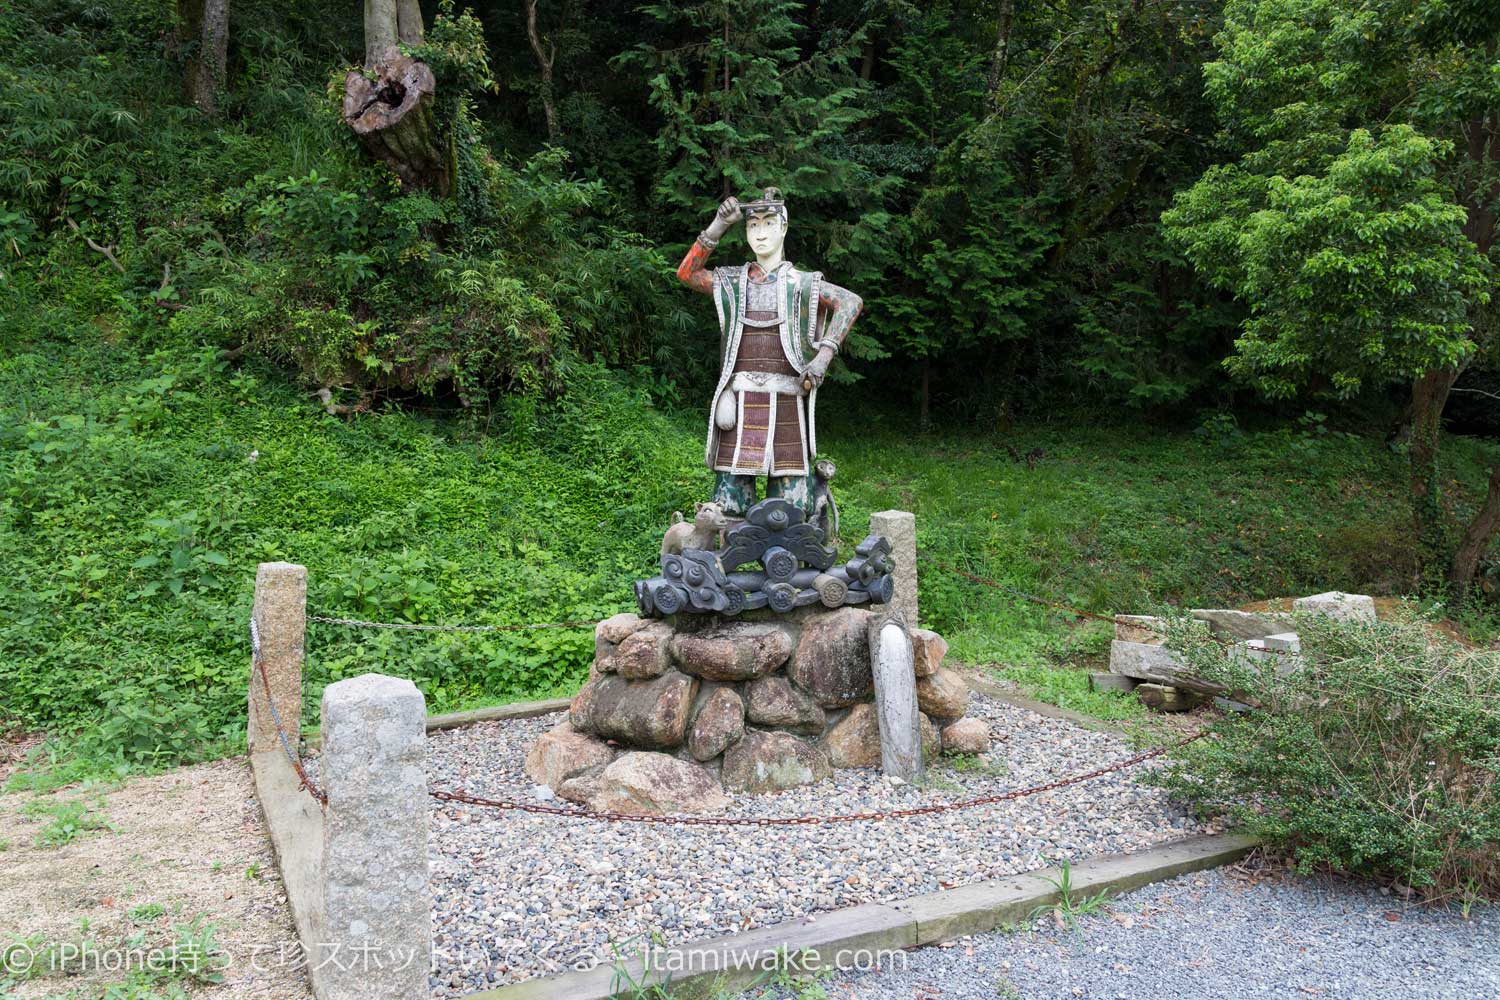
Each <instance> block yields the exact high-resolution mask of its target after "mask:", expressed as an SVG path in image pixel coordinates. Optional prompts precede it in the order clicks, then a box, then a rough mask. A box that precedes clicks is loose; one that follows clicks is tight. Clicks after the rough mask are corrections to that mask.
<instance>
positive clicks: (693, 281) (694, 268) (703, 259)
mask: <svg viewBox="0 0 1500 1000" xmlns="http://www.w3.org/2000/svg"><path fill="white" fill-rule="evenodd" d="M711 253H713V251H712V250H710V249H709V248H708V247H706V246H704V245H703V244H702V242H700V241H699V240H693V245H692V246H691V247H689V248H688V252H687V256H686V257H684V258H682V263H681V264H678V265H677V280H678V281H680V282H682V283H683V284H684V285H687V286H688V287H689V288H691V289H693V290H695V291H699V292H702V293H703V294H704V295H709V294H711V293H712V292H713V290H714V274H713V272H712V271H710V270H709V269H708V268H706V267H704V266H703V265H704V264H705V263H707V262H708V255H709V254H711Z"/></svg>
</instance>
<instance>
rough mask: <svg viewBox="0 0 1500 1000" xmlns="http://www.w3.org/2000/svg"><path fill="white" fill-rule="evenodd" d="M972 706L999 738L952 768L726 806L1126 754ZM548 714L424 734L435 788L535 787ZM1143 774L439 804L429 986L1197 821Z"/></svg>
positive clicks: (580, 960) (1069, 769) (973, 777)
mask: <svg viewBox="0 0 1500 1000" xmlns="http://www.w3.org/2000/svg"><path fill="white" fill-rule="evenodd" d="M970 714H972V715H975V716H978V717H981V718H984V719H986V720H988V721H989V722H990V725H991V728H992V731H993V732H994V733H995V735H996V736H997V737H998V739H997V742H996V743H995V746H994V749H992V750H991V752H990V753H989V754H988V755H987V756H986V757H985V758H981V759H979V761H978V762H977V765H973V766H970V767H968V768H965V769H962V770H960V769H959V768H957V767H955V766H954V765H953V764H952V763H945V764H943V765H941V766H940V767H939V768H937V769H936V771H935V775H934V777H935V780H934V782H932V783H931V784H930V785H929V787H928V788H926V789H918V788H913V787H905V788H893V787H891V786H890V785H887V784H886V783H885V782H884V781H882V780H881V778H880V776H879V774H878V773H877V772H876V771H875V770H873V769H860V770H840V771H836V772H835V777H834V780H833V782H832V783H831V784H830V783H825V784H822V785H818V786H813V787H809V788H803V789H796V790H793V791H789V792H783V793H780V794H776V795H765V796H745V797H741V798H739V799H737V801H736V802H735V804H734V805H733V806H732V807H731V810H732V812H733V813H734V814H739V815H751V816H781V815H795V814H820V813H823V814H826V813H836V812H851V811H860V810H867V809H872V808H885V807H899V806H905V805H911V804H916V803H919V802H931V801H943V800H947V799H951V798H958V797H963V796H966V795H975V794H984V793H986V792H992V791H999V790H1003V789H1007V788H1013V787H1017V786H1024V785H1032V784H1037V783H1041V782H1045V781H1049V780H1052V779H1053V778H1057V777H1061V776H1066V775H1070V774H1074V773H1077V772H1080V771H1086V770H1090V769H1092V768H1095V767H1098V766H1099V765H1100V764H1101V763H1105V762H1108V761H1111V760H1116V759H1119V758H1122V757H1127V756H1129V755H1130V754H1131V753H1132V752H1133V751H1132V748H1131V747H1130V746H1129V745H1128V744H1127V742H1126V741H1125V740H1123V739H1121V738H1120V737H1117V736H1112V735H1109V734H1104V733H1098V732H1092V731H1089V730H1084V729H1080V728H1078V727H1076V726H1073V725H1071V724H1069V723H1067V722H1063V721H1059V720H1055V719H1047V718H1043V717H1042V716H1039V715H1036V714H1034V713H1031V712H1028V711H1025V710H1022V709H1017V708H1014V707H1012V706H1010V705H1007V704H1005V703H1003V702H999V701H995V700H991V699H986V698H983V697H981V696H978V695H976V696H975V699H974V702H973V705H972V707H971V710H970ZM558 719H559V717H558V716H552V717H548V718H543V719H534V720H524V721H511V722H502V723H485V724H480V725H476V726H471V727H468V728H465V729H458V730H452V731H449V732H445V733H435V734H433V736H432V737H431V738H430V739H429V741H428V774H429V780H430V782H431V784H432V787H434V788H452V787H463V788H465V789H467V790H469V791H472V792H474V793H476V794H479V795H487V796H508V797H525V798H531V797H533V795H534V791H533V784H532V782H530V781H529V780H528V779H527V778H526V776H525V774H524V772H523V770H522V765H523V763H524V760H525V756H526V752H527V751H528V750H529V749H530V747H531V745H532V743H533V742H534V741H535V739H536V738H537V737H538V736H539V735H540V734H541V733H542V732H544V731H545V730H546V729H548V728H550V727H551V726H552V725H555V724H556V723H557V721H558ZM1141 770H1143V768H1137V769H1135V770H1134V771H1133V772H1125V773H1117V774H1111V775H1108V776H1105V777H1102V778H1098V779H1095V780H1093V781H1090V782H1087V783H1085V784H1083V785H1079V786H1074V787H1070V788H1065V789H1060V790H1058V791H1054V792H1050V793H1045V794H1041V795H1036V796H1032V797H1028V798H1024V799H1020V800H1016V801H1012V802H1006V803H1001V804H997V805H992V806H985V807H981V808H978V809H970V810H965V811H961V812H955V813H948V814H942V815H938V816H933V817H921V818H916V819H909V820H900V821H890V822H886V823H879V824H870V823H861V824H848V825H841V826H830V827H816V826H794V827H776V828H755V827H722V828H715V827H658V826H646V825H641V824H630V823H616V824H605V823H599V822H594V821H590V820H574V819H560V818H557V817H550V816H534V815H530V814H525V813H515V812H504V813H502V812H497V811H495V810H488V809H482V808H471V807H467V806H451V805H450V806H444V807H441V808H438V809H436V810H435V811H434V814H433V836H432V839H431V843H430V846H429V853H430V856H431V861H432V877H433V894H434V899H433V917H434V925H435V926H434V931H435V946H436V950H437V959H436V963H435V966H436V970H435V974H434V979H433V989H434V995H435V996H438V997H457V996H462V995H463V994H466V993H469V992H473V991H476V990H480V989H485V988H490V987H493V986H497V985H502V984H505V983H511V982H516V981H519V980H523V979H528V978H531V977H533V976H538V975H545V974H549V973H554V972H559V971H564V970H567V969H570V968H586V967H589V966H590V965H592V964H594V963H597V962H599V961H604V962H608V961H610V959H611V958H612V956H613V955H614V954H616V949H621V950H623V951H627V952H628V951H632V950H633V949H634V948H635V947H636V946H638V944H639V943H640V942H642V941H645V940H650V939H656V940H659V941H660V942H661V943H663V944H667V945H672V944H679V943H683V942H686V941H690V940H694V939H699V938H704V937H711V936H717V935H723V934H729V933H734V932H736V931H741V930H745V929H747V928H751V927H759V926H764V925H767V924H774V923H777V922H780V921H783V920H789V919H792V918H795V917H800V916H803V915H806V914H809V913H814V912H817V911H821V910H831V909H835V908H838V907H844V906H850V905H853V904H856V903H866V902H876V901H889V900H895V899H901V898H904V897H907V896H911V895H915V894H917V893H923V892H931V891H933V890H936V889H939V888H945V887H950V886H954V885H962V884H965V883H968V882H974V881H979V880H983V879H990V878H997V877H1000V876H1003V875H1008V874H1014V873H1016V872H1020V871H1026V870H1030V869H1036V868H1043V867H1047V866H1049V865H1051V864H1053V863H1054V862H1055V861H1056V860H1058V859H1060V858H1064V857H1068V858H1084V857H1089V856H1092V855H1096V854H1105V853H1109V852H1114V851H1127V850H1133V849H1137V848H1140V847H1144V846H1146V845H1148V844H1153V843H1158V842H1161V841H1165V840H1173V839H1177V838H1180V837H1183V836H1186V835H1189V834H1193V833H1200V832H1205V831H1206V829H1207V828H1205V827H1204V826H1202V825H1200V824H1198V823H1196V822H1195V821H1193V820H1191V819H1190V818H1189V817H1188V816H1187V815H1186V814H1185V813H1184V812H1183V811H1181V810H1180V809H1178V808H1176V807H1174V806H1173V805H1172V803H1171V802H1169V800H1168V799H1167V797H1166V796H1165V794H1164V793H1162V792H1160V791H1159V790H1157V789H1153V788H1148V787H1145V786H1142V785H1139V784H1137V782H1136V778H1137V776H1138V774H1139V772H1140V771H1141Z"/></svg>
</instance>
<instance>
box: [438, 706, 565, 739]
mask: <svg viewBox="0 0 1500 1000" xmlns="http://www.w3.org/2000/svg"><path fill="white" fill-rule="evenodd" d="M571 704H573V699H572V698H546V699H543V700H541V701H518V702H515V703H514V704H510V705H496V706H494V707H492V708H476V709H471V710H470V711H467V712H447V713H444V714H442V715H429V716H428V717H427V731H428V732H429V733H432V732H437V731H438V730H441V729H458V728H459V727H460V726H472V725H473V724H474V723H476V722H495V721H504V720H506V719H532V718H535V717H536V716H538V715H551V714H552V713H553V712H563V711H566V710H567V708H568V706H569V705H571Z"/></svg>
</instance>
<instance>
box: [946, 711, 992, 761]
mask: <svg viewBox="0 0 1500 1000" xmlns="http://www.w3.org/2000/svg"><path fill="white" fill-rule="evenodd" d="M942 738H943V752H944V753H986V752H988V750H989V748H990V727H989V724H988V723H986V722H985V721H984V720H983V719H959V720H958V721H957V722H952V723H949V724H948V725H946V726H944V727H943V732H942Z"/></svg>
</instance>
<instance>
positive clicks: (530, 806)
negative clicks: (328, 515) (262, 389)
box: [250, 618, 1208, 826]
mask: <svg viewBox="0 0 1500 1000" xmlns="http://www.w3.org/2000/svg"><path fill="white" fill-rule="evenodd" d="M250 651H251V658H252V660H253V662H254V666H255V671H256V673H257V674H259V676H260V680H261V684H262V686H263V687H264V689H265V693H266V704H267V705H268V706H269V707H270V709H271V720H272V722H273V723H274V724H275V726H276V735H277V736H278V737H279V738H280V740H281V749H282V752H283V753H285V754H286V759H287V761H288V762H289V763H290V764H291V765H292V769H293V770H294V771H296V773H297V778H298V780H299V781H300V782H301V787H302V788H304V789H305V790H306V791H307V793H308V794H309V795H311V796H312V797H313V798H314V799H315V800H317V802H318V805H319V806H320V807H322V808H326V807H327V804H328V796H327V794H326V793H324V792H323V791H321V790H320V789H319V788H318V786H317V785H316V784H314V783H313V780H312V778H310V777H309V776H308V774H307V771H306V770H305V769H304V768H303V766H302V761H301V760H300V759H299V758H298V757H297V755H296V754H295V753H294V752H293V751H292V745H291V741H290V740H289V739H288V738H287V733H286V727H285V726H284V725H283V723H282V721H281V713H280V712H278V711H277V710H276V701H275V699H274V698H272V696H271V681H270V678H269V677H268V676H267V674H266V666H265V661H264V659H263V658H262V657H261V651H260V630H259V628H258V627H257V626H256V623H255V619H254V618H252V619H251V620H250ZM1207 735H1208V730H1206V729H1205V730H1201V731H1199V732H1197V733H1194V734H1192V735H1191V736H1187V737H1185V738H1183V739H1181V740H1178V741H1177V742H1176V743H1171V744H1168V745H1167V746H1163V747H1156V748H1155V749H1152V750H1146V751H1143V752H1141V753H1138V754H1136V755H1134V756H1133V757H1127V758H1125V759H1124V760H1119V761H1116V762H1115V763H1113V764H1107V765H1105V766H1104V767H1099V768H1095V769H1094V770H1092V771H1085V772H1084V773H1082V774H1075V775H1070V776H1069V777H1066V778H1058V779H1056V780H1055V781H1049V782H1046V783H1045V784H1040V785H1032V786H1030V787H1029V788H1017V789H1012V790H1010V791H1007V792H999V793H996V794H994V795H981V796H978V797H976V798H972V799H962V800H959V801H956V802H939V803H934V804H932V805H926V806H912V807H909V808H906V809H886V810H880V811H875V812H861V813H839V814H834V815H826V816H819V815H812V816H683V815H665V816H656V815H649V814H643V813H619V812H593V811H590V810H588V809H582V808H579V807H576V806H547V805H540V804H537V803H532V802H520V801H517V800H515V799H491V798H485V797H483V796H479V795H474V794H472V793H470V792H466V791H464V790H462V789H458V790H455V791H450V790H448V789H433V790H432V791H430V792H429V793H428V794H429V795H430V796H431V797H432V798H433V799H436V800H437V801H439V802H447V803H462V804H464V805H472V806H481V807H484V808H490V809H500V810H505V811H514V812H525V813H532V814H534V815H541V816H560V817H564V818H569V819H592V820H598V821H601V822H608V823H655V824H669V825H673V826H806V825H814V826H821V825H826V824H833V823H861V822H880V821H883V820H887V819H908V818H911V817H914V816H930V815H935V814H938V813H946V812H955V811H958V810H961V809H972V808H975V807H977V806H983V805H993V804H995V803H997V802H1006V801H1009V800H1012V799H1020V798H1025V797H1027V796H1030V795H1040V794H1042V793H1043V792H1050V791H1055V790H1057V789H1059V788H1067V787H1068V786H1070V785H1077V784H1081V783H1082V782H1085V781H1090V780H1092V779H1094V778H1099V777H1103V776H1104V775H1106V774H1112V773H1114V772H1116V771H1123V770H1125V769H1126V768H1129V767H1134V766H1135V765H1137V764H1141V763H1144V762H1145V761H1148V760H1151V759H1153V758H1156V757H1160V756H1161V755H1162V754H1165V753H1168V752H1170V751H1172V750H1176V749H1179V748H1181V747H1184V746H1187V745H1188V744H1189V743H1192V742H1193V741H1195V740H1199V739H1202V738H1203V737H1205V736H1207Z"/></svg>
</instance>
